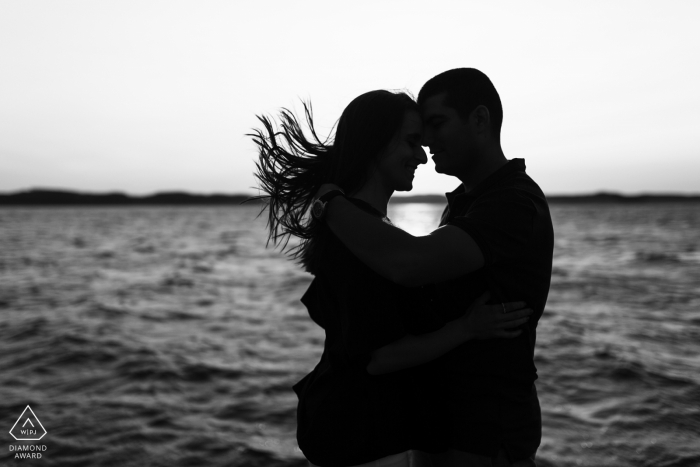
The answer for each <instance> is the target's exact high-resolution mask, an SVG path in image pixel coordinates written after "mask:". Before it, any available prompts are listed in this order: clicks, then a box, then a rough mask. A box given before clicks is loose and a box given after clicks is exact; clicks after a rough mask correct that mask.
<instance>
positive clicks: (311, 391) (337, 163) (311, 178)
mask: <svg viewBox="0 0 700 467" xmlns="http://www.w3.org/2000/svg"><path fill="white" fill-rule="evenodd" d="M304 110H305V116H306V121H307V124H308V126H309V130H310V136H311V138H307V136H306V135H305V133H304V131H303V130H302V129H301V127H300V125H299V123H298V122H297V120H296V118H295V117H294V115H292V114H291V113H290V112H289V111H287V110H283V111H282V113H281V126H282V128H281V130H280V131H276V130H275V128H274V126H273V124H272V122H271V121H270V120H269V119H267V118H264V117H259V119H260V121H261V122H262V123H263V125H264V131H261V130H256V132H255V133H254V134H253V135H251V136H252V137H253V139H254V141H255V143H256V145H257V146H258V149H259V155H260V157H259V161H258V164H257V169H258V170H257V173H256V175H257V177H258V179H259V181H260V186H261V189H262V190H263V191H264V192H265V193H266V195H264V196H261V197H259V198H261V199H264V200H265V201H267V205H266V207H265V208H266V209H268V228H269V238H270V239H271V240H272V241H273V242H274V243H279V242H282V243H283V245H284V246H285V247H286V246H287V241H288V240H289V238H290V236H295V237H297V238H299V239H300V242H299V243H298V244H297V245H296V246H294V247H292V248H289V252H290V253H291V255H292V256H293V257H294V258H296V259H298V260H300V262H301V264H302V265H303V266H304V267H305V269H306V270H307V271H308V272H310V273H311V274H313V275H314V276H315V278H314V280H313V282H312V283H311V285H310V286H309V289H308V290H307V291H306V293H305V294H304V296H303V297H302V302H303V303H304V304H305V305H306V307H307V308H308V311H309V314H310V316H311V318H312V319H313V320H314V321H315V322H316V323H317V324H319V325H320V326H321V327H323V328H324V329H325V331H326V341H325V344H324V351H323V355H322V357H321V360H320V362H319V363H318V364H317V365H316V368H314V370H313V371H312V372H311V373H309V374H308V375H306V376H305V377H304V378H303V379H302V380H301V381H300V382H299V383H297V384H296V385H295V386H294V390H295V392H296V393H297V395H298V396H299V406H298V411H297V423H298V427H297V440H298V442H299V447H300V448H301V450H302V451H303V452H304V454H305V455H306V457H307V458H308V459H309V461H310V462H312V463H313V464H312V465H318V466H322V467H336V466H338V467H345V466H359V465H362V466H366V467H369V466H405V467H408V465H409V450H410V449H421V450H426V451H431V452H438V451H440V450H442V449H444V448H445V447H444V446H442V445H441V444H440V443H441V433H440V430H439V427H437V426H433V423H435V422H434V419H433V417H434V416H435V414H436V412H439V390H440V374H439V372H438V371H436V367H435V366H432V365H425V363H427V362H429V361H431V360H433V359H436V358H438V357H439V356H441V355H442V354H444V353H446V352H448V351H449V350H451V349H452V348H454V347H456V346H458V345H459V344H461V343H463V342H466V341H467V340H469V339H474V338H487V337H515V336H517V335H518V334H519V333H520V331H508V330H507V329H508V328H511V327H516V326H520V325H521V324H523V323H524V322H525V321H526V320H527V318H526V316H527V314H529V311H528V310H520V311H517V312H515V313H511V314H509V321H507V322H501V324H498V325H495V324H493V321H489V320H488V319H484V317H485V316H487V315H488V314H489V313H493V312H494V310H493V307H489V306H483V305H475V306H474V307H473V309H472V311H471V313H468V314H466V315H465V316H463V317H462V318H459V319H457V320H453V321H450V322H446V321H445V320H444V319H443V318H442V317H441V316H442V315H443V313H442V310H440V309H438V308H436V307H435V306H434V305H433V304H434V303H436V301H435V300H434V299H433V297H431V290H430V289H429V288H415V289H409V288H403V287H400V286H397V285H395V284H393V283H391V282H389V281H388V280H386V279H384V278H382V277H381V276H379V275H377V274H376V273H374V272H373V271H372V270H371V269H369V268H368V267H367V266H365V265H364V264H362V263H361V262H360V261H359V260H358V259H357V258H356V257H354V256H353V255H352V254H351V253H350V252H349V251H348V250H347V249H346V248H345V247H344V246H343V245H342V244H341V243H340V242H339V241H338V239H337V238H336V237H335V236H334V235H333V234H332V232H331V231H330V230H329V229H328V227H327V226H326V225H325V224H324V223H323V222H322V221H321V220H319V219H315V218H313V217H309V215H308V210H309V207H310V206H311V204H312V201H313V200H312V198H313V195H314V193H315V192H316V190H317V189H318V188H319V187H320V185H321V184H323V183H326V182H330V183H334V184H336V185H338V186H340V187H341V188H342V189H343V190H344V192H345V193H346V194H347V196H348V197H349V199H350V200H351V201H352V202H353V203H355V204H356V205H357V206H358V207H360V208H361V209H363V210H365V211H366V212H368V213H370V214H372V215H375V216H377V217H378V218H381V219H383V220H384V221H385V222H389V223H390V221H389V220H388V219H387V218H386V211H387V203H388V201H389V198H390V197H391V195H392V194H393V192H394V191H397V190H398V191H409V190H411V188H412V183H413V177H414V173H415V170H416V168H417V166H418V165H420V164H424V163H426V161H427V158H426V155H425V152H424V151H423V148H422V147H421V145H420V142H421V132H422V124H421V120H420V114H419V112H418V107H417V104H416V103H415V102H414V101H413V99H412V98H410V97H409V96H408V95H406V94H403V93H391V92H388V91H371V92H368V93H365V94H362V95H361V96H359V97H357V98H356V99H354V100H353V101H352V102H351V103H350V104H349V105H348V106H347V108H346V109H345V110H344V111H343V114H342V115H341V117H340V120H339V121H338V123H337V130H336V134H335V138H334V139H333V142H332V143H330V142H328V140H326V141H321V140H320V139H319V138H318V136H317V134H316V132H315V130H314V125H313V116H312V113H311V109H310V107H307V106H306V105H305V106H304ZM483 301H484V300H482V302H481V303H483ZM507 306H508V309H509V310H514V309H518V308H523V307H524V304H522V303H511V304H507ZM498 308H499V309H500V305H499V307H498ZM464 309H465V311H466V309H467V306H466V304H465V306H464Z"/></svg>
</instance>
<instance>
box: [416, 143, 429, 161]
mask: <svg viewBox="0 0 700 467" xmlns="http://www.w3.org/2000/svg"><path fill="white" fill-rule="evenodd" d="M416 159H418V163H419V164H425V163H427V162H428V156H427V155H426V154H425V149H423V146H418V147H417V148H416Z"/></svg>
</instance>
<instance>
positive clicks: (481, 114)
mask: <svg viewBox="0 0 700 467" xmlns="http://www.w3.org/2000/svg"><path fill="white" fill-rule="evenodd" d="M471 117H472V118H473V121H474V123H475V124H476V129H477V132H478V133H485V132H487V131H488V130H489V128H490V126H491V114H490V113H489V109H488V108H487V107H486V106H485V105H479V106H477V107H476V108H475V109H474V110H473V111H472V114H471Z"/></svg>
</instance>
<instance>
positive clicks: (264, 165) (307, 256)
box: [248, 90, 418, 274]
mask: <svg viewBox="0 0 700 467" xmlns="http://www.w3.org/2000/svg"><path fill="white" fill-rule="evenodd" d="M410 110H414V111H418V105H417V104H416V103H415V101H414V100H413V98H412V97H410V96H409V95H407V94H405V93H401V92H399V93H392V92H389V91H383V90H378V91H370V92H368V93H365V94H362V95H360V96H358V97H356V98H355V99H354V100H353V101H352V102H350V104H349V105H348V106H347V107H346V108H345V110H344V111H343V113H342V115H341V117H340V120H338V122H337V125H336V133H335V137H334V138H330V137H329V138H327V139H326V140H323V141H322V140H321V139H320V138H319V137H318V135H317V133H316V130H315V128H314V122H313V111H312V108H311V105H310V104H307V103H304V117H305V120H306V124H307V126H308V136H307V134H306V133H305V132H304V130H303V129H302V127H301V125H300V124H299V121H298V120H297V118H296V117H295V116H294V114H293V113H292V112H290V111H289V110H287V109H282V110H281V112H280V116H279V120H280V128H276V127H275V125H274V124H273V121H272V120H271V119H270V118H268V117H265V116H259V115H258V120H260V122H261V123H262V125H263V129H262V130H261V129H254V130H253V133H252V134H249V135H248V136H251V137H252V138H253V141H254V142H255V144H256V146H257V147H258V155H259V157H258V161H257V163H256V168H257V170H256V173H255V176H256V177H257V179H258V181H259V188H260V190H261V191H262V192H263V193H265V194H264V195H260V196H256V197H254V198H251V199H259V200H263V201H264V202H265V206H264V207H263V210H262V211H261V214H262V212H264V211H265V209H267V210H268V219H267V227H268V243H269V242H270V241H272V242H273V243H274V244H275V245H280V244H281V245H282V249H283V250H287V252H288V253H289V254H290V256H292V258H294V259H297V260H300V262H301V264H302V265H303V266H304V268H305V269H306V270H307V271H309V272H311V273H312V274H316V273H317V272H318V271H319V269H320V267H321V259H322V257H323V250H324V249H325V246H326V244H327V239H328V233H329V230H328V228H327V227H326V225H325V224H324V223H323V222H318V221H316V220H315V219H313V218H312V217H311V216H310V215H309V214H308V211H309V207H310V205H311V202H312V200H313V196H314V194H315V193H316V191H318V189H319V188H320V186H321V185H322V184H324V183H334V184H336V185H338V186H340V187H341V188H342V189H343V191H345V193H347V194H349V195H350V194H352V193H354V192H356V191H358V190H359V189H360V188H362V185H363V184H364V183H365V180H366V179H367V176H368V174H369V170H370V167H371V165H372V163H373V162H374V161H376V159H377V158H378V156H379V155H380V154H382V153H383V152H384V151H385V150H386V148H387V147H388V146H389V143H390V142H391V141H392V139H393V138H394V136H395V135H396V134H397V132H398V131H399V130H400V128H401V125H402V124H403V117H404V115H405V114H406V112H408V111H410ZM291 236H294V237H297V238H299V239H300V240H301V241H300V243H298V244H297V245H296V246H294V247H291V248H288V245H289V243H288V242H289V239H290V237H291Z"/></svg>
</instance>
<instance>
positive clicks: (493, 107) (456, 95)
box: [418, 68, 503, 141]
mask: <svg viewBox="0 0 700 467" xmlns="http://www.w3.org/2000/svg"><path fill="white" fill-rule="evenodd" d="M443 92H446V93H447V95H446V97H445V105H447V106H448V107H451V108H453V109H455V110H456V111H457V113H458V114H459V116H460V117H461V118H463V119H466V118H467V117H469V114H470V113H472V111H473V110H474V109H475V108H477V107H478V106H479V105H483V106H485V107H486V108H487V109H489V115H490V117H491V134H492V135H493V137H494V138H495V139H496V141H500V138H501V125H502V124H503V106H502V105H501V98H500V96H499V95H498V91H496V88H495V87H494V85H493V83H492V82H491V80H490V79H489V78H488V76H486V75H485V74H484V73H482V72H481V71H479V70H477V69H475V68H455V69H453V70H448V71H445V72H443V73H440V74H439V75H437V76H434V77H433V78H431V79H430V80H428V82H426V83H425V84H424V85H423V87H422V88H421V90H420V92H419V93H418V104H419V105H421V106H422V105H423V104H424V103H425V100H426V99H428V98H429V97H433V96H435V95H437V94H441V93H443Z"/></svg>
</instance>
